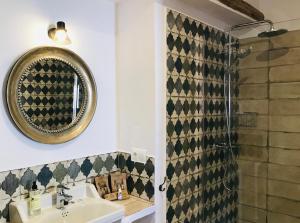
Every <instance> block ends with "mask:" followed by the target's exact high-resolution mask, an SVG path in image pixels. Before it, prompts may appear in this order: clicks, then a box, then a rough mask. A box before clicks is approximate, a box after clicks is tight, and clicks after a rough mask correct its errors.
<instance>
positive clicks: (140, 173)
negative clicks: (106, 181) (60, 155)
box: [0, 152, 154, 223]
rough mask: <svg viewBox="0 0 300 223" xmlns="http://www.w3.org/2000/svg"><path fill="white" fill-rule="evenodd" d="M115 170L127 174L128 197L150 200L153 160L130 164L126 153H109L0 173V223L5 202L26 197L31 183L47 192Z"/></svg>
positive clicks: (5, 207) (131, 162) (151, 199)
mask: <svg viewBox="0 0 300 223" xmlns="http://www.w3.org/2000/svg"><path fill="white" fill-rule="evenodd" d="M117 170H121V171H123V172H126V173H127V174H128V179H127V186H128V191H129V192H130V193H131V195H133V196H137V197H140V198H142V199H145V200H150V201H154V158H152V157H151V158H148V160H147V162H146V164H142V163H137V162H133V161H132V160H131V155H130V154H128V153H124V152H113V153H107V154H101V155H96V156H90V157H85V158H79V159H73V160H67V161H60V162H56V163H51V164H44V165H39V166H33V167H26V168H22V169H18V170H10V171H5V172H0V223H2V222H6V220H7V219H8V218H9V213H8V205H9V203H10V202H11V201H14V200H18V199H20V198H22V197H25V196H27V194H28V189H30V187H31V185H32V182H33V181H36V182H37V185H38V187H39V189H41V190H43V191H48V190H50V189H51V188H53V187H55V186H57V185H58V184H69V186H72V185H73V184H76V183H79V182H85V181H86V182H91V181H92V179H93V177H95V176H98V175H102V174H109V173H110V172H114V171H117Z"/></svg>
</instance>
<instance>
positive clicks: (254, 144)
mask: <svg viewBox="0 0 300 223" xmlns="http://www.w3.org/2000/svg"><path fill="white" fill-rule="evenodd" d="M297 22H298V23H300V21H294V23H295V24H296V23H297ZM167 23H168V28H167V46H168V48H167V83H166V84H167V160H166V163H167V170H166V176H167V188H166V196H167V210H166V215H167V216H166V221H167V222H195V223H199V222H205V223H210V222H219V223H236V222H241V223H246V222H247V223H260V222H263V223H265V222H267V223H279V222H284V223H297V222H300V211H299V210H300V180H299V179H300V150H299V148H300V130H299V129H300V116H299V115H300V106H299V104H300V101H299V99H300V90H299V89H300V75H299V73H300V37H299V36H300V31H298V30H294V31H289V32H287V30H286V29H284V27H287V24H289V23H290V22H287V23H279V24H273V23H272V22H271V21H269V20H266V21H262V22H254V23H249V24H242V25H237V26H235V27H232V28H231V29H230V30H231V31H230V32H229V33H226V32H222V31H220V30H217V29H215V28H213V27H210V26H208V25H206V24H203V23H201V22H198V21H196V20H194V19H192V18H190V17H188V16H185V15H183V14H180V13H178V12H175V11H172V10H169V11H168V15H167ZM289 27H290V26H289ZM254 30H259V31H255V35H252V36H256V37H252V38H244V36H249V35H250V34H249V33H250V32H254ZM258 33H259V35H258V36H257V34H258Z"/></svg>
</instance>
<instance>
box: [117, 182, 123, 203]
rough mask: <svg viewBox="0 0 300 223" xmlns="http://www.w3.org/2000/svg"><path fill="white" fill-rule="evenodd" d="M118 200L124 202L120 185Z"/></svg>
mask: <svg viewBox="0 0 300 223" xmlns="http://www.w3.org/2000/svg"><path fill="white" fill-rule="evenodd" d="M118 200H123V194H122V188H121V186H120V185H118Z"/></svg>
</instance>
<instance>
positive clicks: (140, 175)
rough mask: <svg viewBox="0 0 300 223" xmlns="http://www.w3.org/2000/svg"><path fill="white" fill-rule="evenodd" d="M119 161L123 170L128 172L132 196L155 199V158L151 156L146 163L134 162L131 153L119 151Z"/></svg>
mask: <svg viewBox="0 0 300 223" xmlns="http://www.w3.org/2000/svg"><path fill="white" fill-rule="evenodd" d="M118 160H119V161H118V163H119V166H118V167H119V168H120V169H121V171H123V172H125V173H127V175H128V178H127V187H128V192H129V193H130V194H131V195H132V196H136V197H139V198H142V199H144V200H147V201H151V202H153V201H154V171H155V168H154V158H153V157H149V158H148V159H147V161H146V163H145V164H144V163H139V162H134V161H132V160H131V155H130V154H129V153H119V155H118Z"/></svg>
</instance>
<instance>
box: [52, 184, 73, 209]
mask: <svg viewBox="0 0 300 223" xmlns="http://www.w3.org/2000/svg"><path fill="white" fill-rule="evenodd" d="M65 190H69V188H67V187H65V186H64V185H62V184H59V185H58V186H57V191H56V208H57V209H63V208H64V207H65V205H68V203H69V202H70V201H71V200H72V198H73V197H72V196H71V195H68V194H66V193H65Z"/></svg>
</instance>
